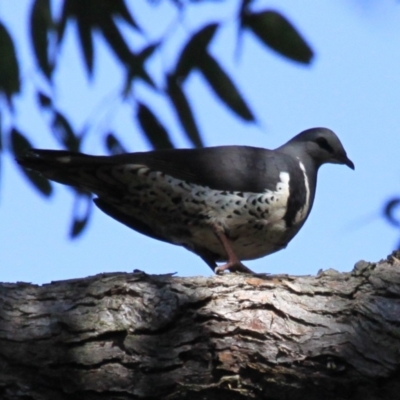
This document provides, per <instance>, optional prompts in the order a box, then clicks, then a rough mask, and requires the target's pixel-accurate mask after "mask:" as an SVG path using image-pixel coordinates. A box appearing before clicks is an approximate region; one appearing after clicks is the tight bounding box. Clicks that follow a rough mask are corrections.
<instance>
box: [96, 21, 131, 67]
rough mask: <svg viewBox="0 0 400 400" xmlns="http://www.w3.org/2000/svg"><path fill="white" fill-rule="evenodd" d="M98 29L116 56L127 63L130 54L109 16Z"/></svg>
mask: <svg viewBox="0 0 400 400" xmlns="http://www.w3.org/2000/svg"><path fill="white" fill-rule="evenodd" d="M99 28H100V30H101V32H102V34H103V36H104V38H105V39H106V41H107V42H108V44H109V45H110V47H111V48H112V49H113V51H114V53H115V54H116V56H117V57H118V58H119V59H120V60H121V61H122V62H123V63H129V61H130V59H131V56H132V53H131V51H130V49H129V47H128V45H127V44H126V42H125V39H124V38H123V37H122V35H121V32H120V31H119V29H118V27H117V25H116V24H115V22H114V21H113V19H112V18H111V16H109V17H108V18H104V19H103V20H102V21H101V24H100V25H99Z"/></svg>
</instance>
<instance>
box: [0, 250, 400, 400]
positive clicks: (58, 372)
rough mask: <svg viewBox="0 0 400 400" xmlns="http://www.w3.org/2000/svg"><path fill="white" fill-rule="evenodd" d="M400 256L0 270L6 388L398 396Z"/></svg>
mask: <svg viewBox="0 0 400 400" xmlns="http://www.w3.org/2000/svg"><path fill="white" fill-rule="evenodd" d="M399 259H400V253H393V254H392V255H391V256H390V257H389V258H388V259H387V260H385V261H382V262H379V263H377V264H373V263H367V262H363V261H360V262H359V263H357V264H356V266H355V268H354V270H353V271H352V272H351V273H338V272H336V271H333V270H328V271H325V272H321V273H320V274H319V275H318V276H316V277H313V276H303V277H293V276H286V275H285V276H283V275H282V276H269V277H252V276H245V275H235V274H230V275H229V274H227V275H224V276H213V277H210V278H204V277H193V278H178V277H172V276H170V275H161V276H160V275H158V276H154V275H147V274H145V273H142V272H139V273H132V274H122V273H120V274H103V275H98V276H94V277H89V278H86V279H77V280H70V281H62V282H54V283H51V284H48V285H43V286H36V285H31V284H25V283H17V284H2V285H1V286H0V302H1V315H0V317H1V319H0V398H1V399H4V400H10V399H13V400H14V399H18V400H21V399H24V400H26V399H35V400H38V399H40V400H47V399H51V400H58V399H89V400H92V399H93V400H94V399H150V398H151V399H174V400H175V399H194V400H196V399H218V400H221V399H233V400H236V399H249V398H250V399H253V398H254V399H276V400H280V399H291V400H295V399H318V400H321V398H323V399H324V400H328V399H362V400H368V399H390V400H392V399H396V398H399V397H400V261H399Z"/></svg>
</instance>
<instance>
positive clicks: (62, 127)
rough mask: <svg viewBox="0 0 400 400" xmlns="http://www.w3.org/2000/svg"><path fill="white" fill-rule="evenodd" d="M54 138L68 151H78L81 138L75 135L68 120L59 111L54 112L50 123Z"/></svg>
mask: <svg viewBox="0 0 400 400" xmlns="http://www.w3.org/2000/svg"><path fill="white" fill-rule="evenodd" d="M52 127H53V132H54V135H55V137H56V139H57V140H58V141H59V142H60V143H61V144H62V145H64V146H65V147H66V148H67V149H68V150H70V151H79V147H80V144H81V139H80V138H79V137H78V136H77V135H75V133H74V131H73V130H72V127H71V125H70V123H69V122H68V120H67V119H66V118H65V116H64V115H62V114H61V113H60V112H58V111H55V112H54V119H53V123H52Z"/></svg>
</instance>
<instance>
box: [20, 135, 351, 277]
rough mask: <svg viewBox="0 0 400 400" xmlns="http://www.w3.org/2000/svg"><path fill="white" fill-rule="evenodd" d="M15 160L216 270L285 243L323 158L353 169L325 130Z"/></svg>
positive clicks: (34, 154)
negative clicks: (278, 139) (276, 142)
mask: <svg viewBox="0 0 400 400" xmlns="http://www.w3.org/2000/svg"><path fill="white" fill-rule="evenodd" d="M17 161H18V162H19V164H21V165H22V166H23V167H26V168H28V169H31V170H34V171H37V172H39V173H40V174H42V175H43V176H44V177H46V178H48V179H50V180H53V181H56V182H59V183H62V184H65V185H71V186H75V187H77V188H79V189H81V190H85V191H88V192H91V193H93V194H95V195H96V196H97V197H96V198H94V203H95V204H96V206H97V207H98V208H100V209H101V210H102V211H103V212H105V213H106V214H108V215H109V216H110V217H112V218H114V219H116V220H117V221H119V222H121V223H123V224H125V225H126V226H128V227H129V228H132V229H134V230H135V231H137V232H140V233H141V234H144V235H146V236H149V237H151V238H154V239H158V240H161V241H164V242H167V243H171V244H175V245H179V246H183V247H184V248H186V249H188V250H189V251H191V252H193V253H195V254H197V255H198V256H200V257H201V258H202V259H203V260H204V261H205V263H206V264H207V265H208V266H209V267H211V269H212V270H213V271H214V272H215V273H222V272H224V271H225V270H229V271H230V272H244V273H252V271H251V270H250V269H249V268H247V267H246V266H245V265H244V264H243V263H242V261H245V260H253V259H257V258H260V257H264V256H266V255H269V254H271V253H274V252H277V251H279V250H282V249H284V248H285V247H286V246H287V244H288V243H289V242H290V241H291V240H292V239H293V237H294V236H295V235H296V234H297V232H298V231H299V230H300V228H301V227H302V226H303V224H304V222H305V221H306V219H307V217H308V215H309V214H310V211H311V208H312V205H313V201H314V196H315V190H316V184H317V173H318V169H319V167H320V166H321V165H322V164H326V163H333V164H344V165H347V166H348V167H349V168H351V169H354V164H353V162H352V161H351V160H350V159H349V158H348V157H347V155H346V151H345V150H344V147H343V145H342V143H341V142H340V140H339V138H338V137H337V136H336V134H335V133H334V132H333V131H331V130H330V129H327V128H312V129H307V130H305V131H303V132H301V133H299V134H298V135H297V136H295V137H293V138H292V139H290V140H289V141H288V142H287V143H285V144H284V145H283V146H281V147H278V148H277V149H275V150H268V149H264V148H257V147H250V146H218V147H206V148H198V149H165V150H153V151H149V152H136V153H126V154H119V155H113V156H92V155H86V154H82V153H76V152H69V151H59V150H37V149H31V150H28V151H27V153H26V154H25V155H23V156H22V157H19V158H18V159H17ZM219 262H223V263H224V264H223V265H219V266H218V264H217V263H219Z"/></svg>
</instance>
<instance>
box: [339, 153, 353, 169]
mask: <svg viewBox="0 0 400 400" xmlns="http://www.w3.org/2000/svg"><path fill="white" fill-rule="evenodd" d="M342 162H343V164H344V165H347V166H348V167H349V168H351V169H354V163H353V161H351V160H350V158H348V157H347V156H345V157H344V158H343V160H342Z"/></svg>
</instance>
